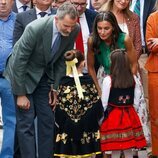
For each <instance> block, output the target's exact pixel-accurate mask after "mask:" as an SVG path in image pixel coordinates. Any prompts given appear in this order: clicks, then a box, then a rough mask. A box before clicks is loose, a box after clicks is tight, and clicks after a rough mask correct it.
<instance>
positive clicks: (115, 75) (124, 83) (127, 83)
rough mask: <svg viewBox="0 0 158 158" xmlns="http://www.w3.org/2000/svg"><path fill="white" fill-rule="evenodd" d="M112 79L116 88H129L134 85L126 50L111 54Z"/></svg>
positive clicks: (117, 50) (118, 50) (115, 51)
mask: <svg viewBox="0 0 158 158" xmlns="http://www.w3.org/2000/svg"><path fill="white" fill-rule="evenodd" d="M110 72H111V78H112V85H113V87H115V88H128V87H131V86H133V85H134V78H133V74H132V71H131V67H130V62H129V60H128V56H127V52H126V51H125V49H116V50H114V51H112V53H111V69H110Z"/></svg>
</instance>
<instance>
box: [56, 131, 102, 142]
mask: <svg viewBox="0 0 158 158" xmlns="http://www.w3.org/2000/svg"><path fill="white" fill-rule="evenodd" d="M68 138H69V139H70V141H71V142H72V141H73V139H72V138H71V136H68V134H66V133H62V134H57V136H56V142H60V141H62V142H63V143H64V144H66V143H67V140H68ZM99 139H100V131H99V130H98V131H97V132H83V135H82V138H81V140H80V141H81V144H89V143H91V142H92V141H94V140H95V141H96V142H97V141H99Z"/></svg>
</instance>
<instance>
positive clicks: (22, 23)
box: [13, 0, 56, 45]
mask: <svg viewBox="0 0 158 158" xmlns="http://www.w3.org/2000/svg"><path fill="white" fill-rule="evenodd" d="M51 3H52V0H47V1H43V0H36V6H35V8H33V9H30V10H28V11H25V12H22V13H19V14H17V16H16V21H15V26H14V32H13V45H14V44H15V43H16V42H17V41H18V40H19V38H20V37H21V35H22V34H23V32H24V29H25V27H26V26H27V25H28V24H29V23H30V22H32V21H33V20H36V19H39V18H41V17H44V16H49V15H52V14H55V13H56V9H54V10H53V9H52V8H51Z"/></svg>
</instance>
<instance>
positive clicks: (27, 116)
mask: <svg viewBox="0 0 158 158" xmlns="http://www.w3.org/2000/svg"><path fill="white" fill-rule="evenodd" d="M49 91H50V86H49V85H48V83H47V77H46V76H44V77H43V78H42V79H41V81H40V83H39V84H38V86H37V88H36V89H35V91H34V92H33V93H32V94H29V95H27V97H28V99H29V101H30V103H31V106H30V108H29V110H24V109H20V108H18V107H17V108H16V117H17V128H16V132H17V138H18V144H19V148H20V153H21V158H36V141H35V127H34V119H35V117H36V116H37V135H38V140H37V142H38V158H52V157H53V140H54V138H53V135H54V113H53V112H52V109H51V107H50V105H49V103H48V101H49V97H48V93H49ZM14 157H15V156H14Z"/></svg>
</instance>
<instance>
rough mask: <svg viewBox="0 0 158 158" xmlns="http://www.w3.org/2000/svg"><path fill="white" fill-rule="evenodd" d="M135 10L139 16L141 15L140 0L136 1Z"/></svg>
mask: <svg viewBox="0 0 158 158" xmlns="http://www.w3.org/2000/svg"><path fill="white" fill-rule="evenodd" d="M134 12H135V13H136V14H137V15H138V16H140V0H137V1H136V4H135V6H134Z"/></svg>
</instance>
